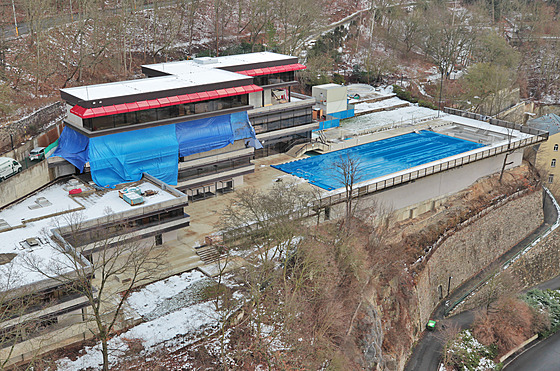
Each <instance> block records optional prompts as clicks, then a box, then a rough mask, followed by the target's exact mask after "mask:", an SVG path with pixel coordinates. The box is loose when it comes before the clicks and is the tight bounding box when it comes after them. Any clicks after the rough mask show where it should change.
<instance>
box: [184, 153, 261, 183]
mask: <svg viewBox="0 0 560 371" xmlns="http://www.w3.org/2000/svg"><path fill="white" fill-rule="evenodd" d="M250 164H251V156H245V157H240V158H236V159H233V160H227V161H221V162H219V163H217V164H212V165H206V166H201V167H195V168H190V169H185V170H180V171H179V181H183V180H187V179H190V178H195V177H200V176H203V175H208V174H216V173H219V172H222V171H224V170H230V169H235V168H239V167H243V166H247V165H250Z"/></svg>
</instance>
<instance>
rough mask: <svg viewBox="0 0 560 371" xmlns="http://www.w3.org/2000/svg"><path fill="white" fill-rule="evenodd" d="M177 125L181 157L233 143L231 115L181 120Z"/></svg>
mask: <svg viewBox="0 0 560 371" xmlns="http://www.w3.org/2000/svg"><path fill="white" fill-rule="evenodd" d="M175 126H176V134H177V141H178V142H179V155H180V156H181V157H184V156H189V155H192V154H195V153H200V152H206V151H210V150H213V149H218V148H223V147H225V146H227V145H228V144H231V143H233V129H232V128H231V120H230V115H222V116H216V117H210V118H205V119H200V120H193V121H187V122H181V123H179V124H175Z"/></svg>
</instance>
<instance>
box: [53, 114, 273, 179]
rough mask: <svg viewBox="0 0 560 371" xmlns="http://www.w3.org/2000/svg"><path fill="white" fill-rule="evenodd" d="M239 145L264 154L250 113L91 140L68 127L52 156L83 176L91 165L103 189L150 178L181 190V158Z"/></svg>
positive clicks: (94, 176)
mask: <svg viewBox="0 0 560 371" xmlns="http://www.w3.org/2000/svg"><path fill="white" fill-rule="evenodd" d="M234 140H246V145H248V146H249V145H250V146H253V147H255V148H257V149H258V148H262V145H261V144H260V143H259V141H258V140H257V139H256V136H255V130H254V129H253V127H252V126H251V123H250V122H249V118H248V116H247V112H239V113H233V114H228V115H221V116H216V117H210V118H205V119H199V120H193V121H187V122H182V123H178V124H171V125H164V126H158V127H153V128H147V129H139V130H131V131H127V132H123V133H117V134H110V135H104V136H99V137H93V138H87V137H86V136H84V135H82V134H80V133H78V132H77V131H75V130H73V129H71V128H69V127H65V128H64V131H63V132H62V135H61V136H60V139H59V142H58V148H57V149H56V151H55V152H54V153H53V156H60V157H63V158H65V159H66V160H68V161H69V162H70V163H71V164H72V165H74V166H76V167H77V168H78V169H80V171H83V168H84V165H85V164H86V163H87V162H89V163H90V168H91V176H92V178H93V181H94V182H95V183H96V184H97V185H99V186H102V187H113V186H115V185H117V184H120V183H127V182H133V181H137V180H139V179H141V178H142V173H148V174H150V175H152V176H154V177H156V178H157V179H159V180H161V181H162V182H165V183H167V184H173V185H175V184H177V173H178V162H179V156H189V155H192V154H195V153H201V152H206V151H210V150H213V149H218V148H222V147H225V146H227V145H228V144H231V143H233V142H234Z"/></svg>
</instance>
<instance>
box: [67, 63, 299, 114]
mask: <svg viewBox="0 0 560 371" xmlns="http://www.w3.org/2000/svg"><path fill="white" fill-rule="evenodd" d="M293 58H295V57H292V56H288V55H283V54H277V53H271V52H261V53H250V54H238V55H228V56H224V57H216V58H208V59H203V58H201V60H205V61H212V62H213V63H197V62H196V60H192V59H191V60H187V61H177V62H168V63H156V64H149V65H144V66H142V67H146V68H149V69H152V70H156V71H161V72H165V73H168V74H169V76H160V77H150V78H143V79H138V80H127V81H119V82H111V83H107V84H97V85H88V86H79V87H74V88H66V89H60V91H61V92H64V93H66V94H69V95H71V96H73V97H76V98H78V99H80V100H84V101H99V102H97V103H96V104H100V105H102V106H103V99H109V98H117V97H125V96H129V95H135V94H142V93H152V92H158V91H166V90H172V89H181V88H189V87H195V86H201V85H208V84H217V83H224V82H235V81H239V80H246V79H248V78H250V77H248V76H245V75H242V74H239V73H236V72H229V71H225V70H221V69H220V68H224V67H231V66H238V65H245V64H247V65H250V64H255V63H265V62H275V61H279V62H280V61H286V60H289V59H293Z"/></svg>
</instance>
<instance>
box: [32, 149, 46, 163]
mask: <svg viewBox="0 0 560 371" xmlns="http://www.w3.org/2000/svg"><path fill="white" fill-rule="evenodd" d="M44 158H45V147H37V148H33V149H32V150H31V152H29V159H30V160H31V161H34V160H39V161H40V160H43V159H44Z"/></svg>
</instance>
